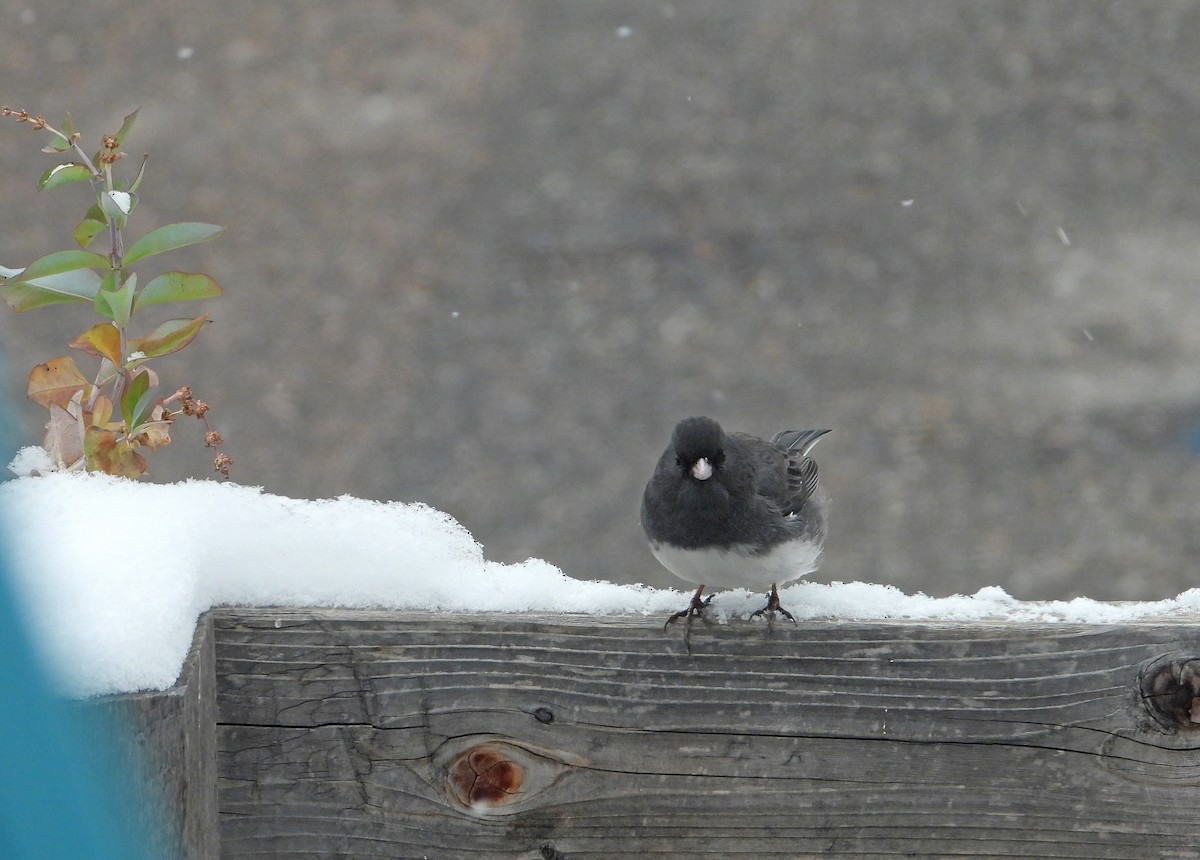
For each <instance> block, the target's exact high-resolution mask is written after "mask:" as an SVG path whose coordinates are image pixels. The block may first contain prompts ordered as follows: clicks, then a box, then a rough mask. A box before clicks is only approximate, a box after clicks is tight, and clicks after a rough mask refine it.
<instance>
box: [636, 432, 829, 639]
mask: <svg viewBox="0 0 1200 860" xmlns="http://www.w3.org/2000/svg"><path fill="white" fill-rule="evenodd" d="M828 432H829V431H828V430H785V431H783V432H781V433H776V434H775V435H774V436H773V437H771V441H770V442H766V441H763V440H762V439H759V438H757V437H755V436H749V435H747V434H745V433H726V432H725V431H724V430H722V429H721V425H720V424H718V423H717V422H716V421H714V420H712V419H711V418H685V419H684V420H683V421H680V422H679V423H678V424H677V425H676V426H675V432H674V433H673V434H672V436H671V444H670V445H668V446H667V449H666V450H665V451H664V452H663V455H662V457H661V458H660V459H659V461H658V466H657V467H656V468H655V470H654V475H653V476H652V477H651V478H650V482H649V483H648V484H646V492H645V494H644V495H643V496H642V528H643V529H644V530H645V532H646V537H647V538H649V540H650V551H651V552H653V553H654V557H655V558H657V559H658V560H659V561H660V562H661V563H662V565H663V566H664V567H665V568H666V569H667V570H669V571H671V573H673V574H675V575H676V576H678V577H679V578H680V579H684V580H686V581H688V582H690V583H692V584H693V585H695V586H697V587H696V592H695V594H693V595H692V602H691V604H690V605H689V606H688V607H687V608H686V609H684V610H682V611H680V612H677V613H675V614H674V615H672V616H671V617H670V618H669V619H668V620H667V624H670V623H671V622H672V621H675V620H677V619H679V618H686V619H687V633H685V636H684V639H685V642H686V641H687V635H688V633H690V631H691V624H692V618H693V616H695V615H697V614H699V613H700V612H701V611H702V610H703V609H704V607H705V606H707V605H708V601H710V600H712V596H711V595H710V596H709V597H708V598H707V599H701V595H702V594H703V593H704V589H705V588H707V587H714V588H764V589H765V588H767V587H770V589H771V590H770V592H769V593H768V596H767V605H766V606H764V607H763V608H762V609H760V610H759V611H758V612H756V613H754V614H755V615H762V614H763V613H770V614H773V613H775V612H780V613H782V614H783V615H784V616H786V617H787V618H789V619H790V620H792V621H793V622H794V621H795V620H796V619H795V618H793V617H792V614H791V613H790V612H788V611H787V610H786V609H784V608H783V607H782V606H780V605H779V585H780V584H781V583H788V582H791V581H792V580H793V579H799V578H800V577H802V576H804V575H805V574H806V573H811V572H812V571H813V570H815V569H816V566H817V556H819V555H820V554H821V545H822V544H823V543H824V541H825V516H824V507H825V502H826V496H825V492H824V490H823V489H821V488H820V487H819V486H818V485H817V464H816V462H815V461H814V460H812V459H811V458H810V457H809V456H808V452H809V451H810V450H812V447H813V445H815V444H816V443H817V440H818V439H820V438H821V437H822V436H824V435H825V434H826V433H828Z"/></svg>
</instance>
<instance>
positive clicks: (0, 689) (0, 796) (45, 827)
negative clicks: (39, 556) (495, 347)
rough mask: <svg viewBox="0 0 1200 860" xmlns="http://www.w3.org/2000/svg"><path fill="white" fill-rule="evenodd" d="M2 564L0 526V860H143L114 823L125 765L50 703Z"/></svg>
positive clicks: (86, 722)
mask: <svg viewBox="0 0 1200 860" xmlns="http://www.w3.org/2000/svg"><path fill="white" fill-rule="evenodd" d="M3 372H4V365H3V362H0V373H3ZM10 416H11V412H9V411H8V405H7V404H6V403H0V461H2V462H0V469H3V468H4V464H5V463H7V461H8V457H9V456H10V455H11V452H12V451H14V450H15V447H16V446H15V445H14V444H13V443H12V439H13V436H12V434H11V421H10ZM10 563H11V562H10V558H9V553H8V543H7V538H6V535H5V532H4V523H3V522H2V521H0V860H151V857H150V854H149V852H148V850H147V849H146V848H145V846H144V845H143V844H142V843H143V842H148V840H146V836H147V835H148V834H145V833H144V832H142V833H139V832H138V831H137V827H136V826H134V825H133V824H131V823H130V822H128V821H126V820H125V819H124V818H123V816H124V815H127V814H128V809H129V807H130V805H131V804H130V803H129V802H128V801H129V797H130V792H131V788H130V787H129V786H131V785H132V783H133V780H131V779H130V774H131V769H132V766H131V765H130V764H129V763H128V762H124V761H121V760H120V758H119V757H118V755H117V754H116V753H115V752H114V751H112V750H110V749H98V748H97V745H96V744H91V743H89V742H88V739H89V738H100V737H112V736H113V735H112V733H111V732H110V731H106V730H105V727H103V726H97V725H96V723H95V721H97V720H100V719H103V717H101V716H100V715H99V714H96V713H92V711H94V710H96V709H91V708H87V709H85V708H79V707H70V706H69V703H67V702H65V701H63V700H62V699H61V698H59V697H58V696H56V695H55V693H54V691H53V688H52V686H51V682H50V679H49V678H48V676H47V673H46V672H45V670H44V667H43V666H42V665H41V663H40V661H39V658H38V655H37V653H36V651H35V648H34V645H33V642H32V639H31V637H30V635H29V629H28V625H27V622H26V619H25V618H24V617H23V616H22V614H21V612H20V609H19V605H18V601H17V596H16V593H15V590H14V585H13V579H12V576H11V568H10ZM132 805H133V806H136V805H137V801H134V803H133V804H132ZM122 810H124V811H122ZM153 860H159V858H153Z"/></svg>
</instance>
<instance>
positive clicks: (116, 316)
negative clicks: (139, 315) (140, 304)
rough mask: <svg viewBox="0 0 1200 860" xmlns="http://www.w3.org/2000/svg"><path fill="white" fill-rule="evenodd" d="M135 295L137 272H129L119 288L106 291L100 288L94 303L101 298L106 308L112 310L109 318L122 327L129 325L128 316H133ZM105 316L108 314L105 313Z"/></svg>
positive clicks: (98, 301)
mask: <svg viewBox="0 0 1200 860" xmlns="http://www.w3.org/2000/svg"><path fill="white" fill-rule="evenodd" d="M136 295H137V273H136V272H130V273H129V276H128V277H127V278H126V279H125V283H124V285H122V287H121V289H119V290H112V291H111V292H108V293H106V292H104V290H103V289H101V291H100V293H99V294H98V295H97V296H96V303H97V304H99V303H100V301H101V300H103V301H104V302H105V304H107V305H108V309H109V310H110V311H112V315H111V316H110V317H109V318H110V319H111V320H112V321H113V322H114V323H116V324H117V325H118V326H121V327H122V328H124V327H125V326H127V325H129V318H130V317H131V316H133V300H134V296H136ZM105 316H109V315H108V314H105Z"/></svg>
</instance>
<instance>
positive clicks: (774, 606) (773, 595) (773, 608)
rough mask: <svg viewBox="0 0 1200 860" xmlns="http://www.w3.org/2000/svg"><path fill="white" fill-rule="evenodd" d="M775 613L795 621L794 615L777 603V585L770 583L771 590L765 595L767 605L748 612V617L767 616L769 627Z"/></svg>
mask: <svg viewBox="0 0 1200 860" xmlns="http://www.w3.org/2000/svg"><path fill="white" fill-rule="evenodd" d="M776 614H779V615H782V616H783V617H784V618H786V619H787V620H788V621H790V622H792V623H793V624H796V623H797V622H796V617H795V616H794V615H792V613H790V612H788V611H787V610H786V609H784V608H783V606H782V605H781V604H780V603H779V587H778V586H776V585H772V586H771V591H770V593H769V594H768V595H767V605H766V606H764V607H763V608H762V609H760V610H758V611H757V612H752V613H750V617H751V618H761V617H762V616H764V615H765V616H766V618H767V626H768V627H770V626H771V622H772V621H774V619H775V615H776Z"/></svg>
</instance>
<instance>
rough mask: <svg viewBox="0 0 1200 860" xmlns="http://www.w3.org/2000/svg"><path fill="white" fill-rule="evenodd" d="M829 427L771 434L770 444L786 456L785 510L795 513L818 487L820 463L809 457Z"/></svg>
mask: <svg viewBox="0 0 1200 860" xmlns="http://www.w3.org/2000/svg"><path fill="white" fill-rule="evenodd" d="M828 432H829V431H828V430H784V431H783V432H781V433H776V434H775V435H774V436H772V437H771V444H772V445H773V446H774V447H775V448H777V449H779V451H781V452H782V453H783V454H784V455H786V457H787V493H786V496H785V499H784V503H783V505H782V507H783V509H784V510H783V513H784V514H785V515H788V514H793V513H795V512H796V511H798V510H800V508H802V507H803V506H804V503H805V502H807V501H808V500H809V498H811V497H812V494H813V493H815V492H816V490H817V462H816V460H811V459H809V457H808V452H809V451H811V450H812V447H813V445H815V444H817V440H818V439H820V438H821V437H822V436H824V435H825V434H826V433H828Z"/></svg>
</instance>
